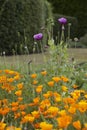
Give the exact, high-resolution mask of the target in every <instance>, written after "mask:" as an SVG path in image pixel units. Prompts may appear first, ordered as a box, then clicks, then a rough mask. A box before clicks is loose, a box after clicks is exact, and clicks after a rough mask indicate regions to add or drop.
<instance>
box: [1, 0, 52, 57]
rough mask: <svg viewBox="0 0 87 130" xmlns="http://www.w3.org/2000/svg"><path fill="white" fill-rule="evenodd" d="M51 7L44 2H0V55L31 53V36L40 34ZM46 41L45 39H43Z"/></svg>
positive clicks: (18, 0)
mask: <svg viewBox="0 0 87 130" xmlns="http://www.w3.org/2000/svg"><path fill="white" fill-rule="evenodd" d="M50 16H51V7H50V5H49V3H48V2H47V1H46V0H44V1H43V0H12V1H11V0H4V1H3V0H0V53H2V52H3V51H5V52H6V54H7V55H10V54H13V53H17V54H23V53H25V52H26V47H27V48H28V51H29V53H32V52H33V44H34V40H33V35H34V34H36V33H39V32H41V27H42V26H45V24H46V19H47V18H48V17H50ZM45 39H46V38H45Z"/></svg>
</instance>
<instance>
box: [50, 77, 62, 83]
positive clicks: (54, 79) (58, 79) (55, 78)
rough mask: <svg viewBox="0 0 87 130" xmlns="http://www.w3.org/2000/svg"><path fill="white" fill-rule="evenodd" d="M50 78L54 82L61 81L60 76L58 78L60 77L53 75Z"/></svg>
mask: <svg viewBox="0 0 87 130" xmlns="http://www.w3.org/2000/svg"><path fill="white" fill-rule="evenodd" d="M52 79H53V81H55V82H56V83H58V82H59V81H61V78H60V77H53V78H52Z"/></svg>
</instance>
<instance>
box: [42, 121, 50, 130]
mask: <svg viewBox="0 0 87 130" xmlns="http://www.w3.org/2000/svg"><path fill="white" fill-rule="evenodd" d="M40 128H41V130H52V128H53V125H52V124H48V123H46V122H41V123H40Z"/></svg>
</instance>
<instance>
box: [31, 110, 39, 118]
mask: <svg viewBox="0 0 87 130" xmlns="http://www.w3.org/2000/svg"><path fill="white" fill-rule="evenodd" d="M32 115H33V117H34V118H39V116H40V114H39V112H38V111H33V112H32Z"/></svg>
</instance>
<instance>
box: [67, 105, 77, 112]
mask: <svg viewBox="0 0 87 130" xmlns="http://www.w3.org/2000/svg"><path fill="white" fill-rule="evenodd" d="M68 112H69V113H71V114H75V112H76V108H75V107H73V106H70V108H69V109H68Z"/></svg>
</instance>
